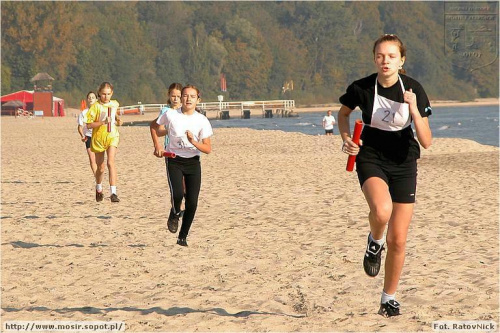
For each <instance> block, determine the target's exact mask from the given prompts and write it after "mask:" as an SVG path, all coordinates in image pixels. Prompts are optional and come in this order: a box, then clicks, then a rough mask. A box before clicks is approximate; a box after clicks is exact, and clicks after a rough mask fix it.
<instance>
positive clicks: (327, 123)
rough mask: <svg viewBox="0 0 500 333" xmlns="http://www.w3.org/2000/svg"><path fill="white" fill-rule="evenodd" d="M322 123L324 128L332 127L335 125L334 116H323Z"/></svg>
mask: <svg viewBox="0 0 500 333" xmlns="http://www.w3.org/2000/svg"><path fill="white" fill-rule="evenodd" d="M323 124H325V129H326V130H331V129H333V125H335V117H334V116H325V117H324V118H323Z"/></svg>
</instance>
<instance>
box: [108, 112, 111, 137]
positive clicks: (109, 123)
mask: <svg viewBox="0 0 500 333" xmlns="http://www.w3.org/2000/svg"><path fill="white" fill-rule="evenodd" d="M110 132H111V108H110V107H108V133H110Z"/></svg>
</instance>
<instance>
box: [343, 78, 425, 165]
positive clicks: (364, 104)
mask: <svg viewBox="0 0 500 333" xmlns="http://www.w3.org/2000/svg"><path fill="white" fill-rule="evenodd" d="M400 77H401V80H402V81H403V85H404V88H405V90H410V88H411V89H412V91H413V92H414V93H415V95H416V96H417V107H418V110H419V112H420V114H421V115H422V117H428V116H429V115H431V114H432V110H431V106H430V102H429V98H428V97H427V94H426V93H425V91H424V88H422V85H421V84H420V83H418V82H417V81H416V80H414V79H412V78H411V77H408V76H406V75H402V74H400ZM376 78H377V73H374V74H372V75H370V76H367V77H365V78H362V79H360V80H357V81H354V82H353V83H352V84H351V85H350V86H349V87H347V91H346V93H345V94H344V95H342V96H341V97H340V98H339V101H340V103H342V105H345V106H347V107H348V108H349V109H351V110H354V109H355V108H356V107H359V108H360V109H361V112H362V118H363V123H364V124H367V125H370V123H371V119H372V111H373V101H374V98H375V82H377V93H378V94H379V95H380V96H383V97H385V98H388V99H390V100H392V101H395V102H399V103H404V100H403V91H402V89H401V84H400V82H399V80H398V81H397V82H396V83H395V84H394V85H393V86H391V87H389V88H384V87H382V86H381V85H380V83H378V81H376ZM361 140H363V146H361V149H360V152H359V154H358V157H357V160H358V161H360V162H361V161H370V160H372V159H387V160H390V161H393V162H396V163H402V162H404V161H407V160H409V159H417V158H419V157H420V146H419V144H418V142H417V140H415V137H414V135H413V130H412V127H411V126H408V127H406V128H404V129H402V130H400V131H384V130H381V129H378V128H374V127H370V126H364V127H363V132H362V133H361Z"/></svg>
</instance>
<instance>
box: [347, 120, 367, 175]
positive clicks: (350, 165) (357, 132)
mask: <svg viewBox="0 0 500 333" xmlns="http://www.w3.org/2000/svg"><path fill="white" fill-rule="evenodd" d="M362 129H363V122H362V121H361V119H356V121H355V122H354V133H353V134H352V142H354V143H355V144H357V145H359V138H360V137H361V130H362ZM354 162H356V155H349V158H348V159H347V166H346V168H345V169H346V171H352V170H354Z"/></svg>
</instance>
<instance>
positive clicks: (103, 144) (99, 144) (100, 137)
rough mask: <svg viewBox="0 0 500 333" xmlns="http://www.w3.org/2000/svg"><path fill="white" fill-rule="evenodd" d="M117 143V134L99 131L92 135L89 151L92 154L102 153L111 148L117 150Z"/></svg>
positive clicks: (118, 136) (118, 139) (118, 137)
mask: <svg viewBox="0 0 500 333" xmlns="http://www.w3.org/2000/svg"><path fill="white" fill-rule="evenodd" d="M118 143H120V135H118V133H108V132H107V131H99V132H97V133H95V134H94V135H92V143H91V146H90V150H92V151H93V152H94V153H102V152H103V151H106V150H108V148H109V147H111V146H113V147H116V148H118Z"/></svg>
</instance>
